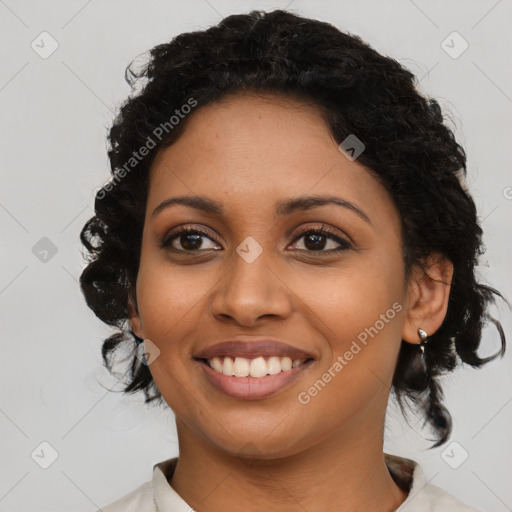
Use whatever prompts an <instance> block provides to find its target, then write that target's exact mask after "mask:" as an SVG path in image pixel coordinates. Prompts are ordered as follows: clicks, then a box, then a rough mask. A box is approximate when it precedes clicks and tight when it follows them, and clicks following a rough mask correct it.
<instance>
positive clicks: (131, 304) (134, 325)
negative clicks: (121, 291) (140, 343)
mask: <svg viewBox="0 0 512 512" xmlns="http://www.w3.org/2000/svg"><path fill="white" fill-rule="evenodd" d="M128 321H129V323H130V328H131V330H132V331H133V332H134V333H135V334H136V335H137V336H138V337H139V338H142V339H144V338H145V336H144V327H143V325H142V320H141V318H140V314H139V309H138V307H137V299H136V298H135V297H133V295H132V294H130V296H129V298H128Z"/></svg>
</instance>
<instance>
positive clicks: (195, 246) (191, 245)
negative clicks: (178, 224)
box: [160, 227, 218, 252]
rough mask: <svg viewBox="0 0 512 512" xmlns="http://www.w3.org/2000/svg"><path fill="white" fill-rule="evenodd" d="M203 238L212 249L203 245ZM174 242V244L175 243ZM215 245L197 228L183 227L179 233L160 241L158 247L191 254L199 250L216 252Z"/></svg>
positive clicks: (175, 232)
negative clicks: (212, 245) (208, 242)
mask: <svg viewBox="0 0 512 512" xmlns="http://www.w3.org/2000/svg"><path fill="white" fill-rule="evenodd" d="M203 238H207V239H208V240H209V241H210V242H212V243H213V244H214V247H208V246H207V244H206V247H205V244H204V243H203V240H202V239H203ZM175 242H176V243H175ZM177 245H181V247H182V248H180V247H176V246H177ZM215 245H218V244H216V243H215V242H214V241H213V240H212V238H211V237H210V235H209V234H208V233H206V231H203V230H201V229H198V228H191V227H184V228H180V229H179V231H174V232H172V233H170V234H169V235H167V236H165V237H164V239H163V240H162V242H161V244H160V246H161V247H162V248H165V247H167V248H169V249H171V250H173V251H177V252H193V251H199V250H212V249H213V250H218V249H216V248H215Z"/></svg>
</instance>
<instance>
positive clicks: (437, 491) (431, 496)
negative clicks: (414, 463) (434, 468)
mask: <svg viewBox="0 0 512 512" xmlns="http://www.w3.org/2000/svg"><path fill="white" fill-rule="evenodd" d="M402 507H404V508H402ZM412 511H415V512H419V511H422V512H423V511H425V512H480V511H478V510H477V509H475V508H472V507H470V506H468V505H466V504H465V503H462V502H461V501H459V500H458V499H456V498H455V497H454V496H452V495H451V494H449V493H448V492H446V491H445V490H444V489H441V488H440V487H437V486H436V485H433V484H427V485H425V486H424V487H423V488H422V489H419V490H417V492H415V493H413V492H411V494H410V496H409V497H408V498H407V500H406V501H405V502H404V503H402V506H401V507H399V508H398V509H397V512H412Z"/></svg>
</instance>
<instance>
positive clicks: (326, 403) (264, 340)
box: [81, 10, 505, 512]
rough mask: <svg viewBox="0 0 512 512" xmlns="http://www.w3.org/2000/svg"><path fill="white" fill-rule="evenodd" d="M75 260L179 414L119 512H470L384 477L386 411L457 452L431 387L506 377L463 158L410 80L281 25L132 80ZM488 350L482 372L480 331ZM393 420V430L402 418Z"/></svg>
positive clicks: (95, 302)
mask: <svg viewBox="0 0 512 512" xmlns="http://www.w3.org/2000/svg"><path fill="white" fill-rule="evenodd" d="M127 80H128V81H129V83H130V84H131V85H132V86H133V88H135V87H136V86H139V85H140V83H141V81H142V80H146V82H145V83H144V84H143V85H144V87H142V88H141V90H140V91H139V92H138V93H137V94H135V95H133V96H132V97H130V98H129V99H128V100H127V101H126V102H125V104H124V105H123V106H122V108H121V111H120V114H119V115H118V117H117V119H116V121H115V123H114V126H113V127H112V129H111V132H110V144H111V146H110V150H109V157H110V162H111V167H112V175H113V176H112V179H111V181H110V182H109V183H108V184H107V185H105V186H104V187H103V188H101V189H100V190H99V191H98V193H97V194H96V203H95V213H96V215H95V216H94V217H93V218H92V219H90V220H89V221H88V222H87V224H86V225H85V227H84V228H83V231H82V234H81V238H82V242H83V243H84V245H85V247H86V249H87V250H88V251H89V253H90V261H89V263H88V266H87V268H86V269H85V270H84V272H83V274H82V276H81V286H82V290H83V293H84V295H85V297H86V300H87V303H88V305H89V306H90V307H91V308H92V310H93V311H94V312H95V313H96V315H97V316H98V317H99V318H100V319H101V320H103V321H104V322H106V323H107V324H109V325H112V326H115V327H117V328H118V331H117V332H116V333H115V334H113V335H112V336H111V337H110V338H108V339H107V340H105V342H104V344H103V357H104V360H105V364H106V365H107V367H108V368H109V369H112V360H113V355H114V353H115V352H116V350H117V349H119V348H121V347H126V346H127V347H128V348H129V349H130V350H131V351H132V352H133V353H132V356H131V357H132V363H131V366H130V369H129V381H128V382H127V385H126V388H125V390H124V391H125V392H127V393H133V392H136V391H139V390H141V391H143V392H144V394H145V397H146V401H147V402H150V401H152V400H157V401H160V402H165V403H167V404H168V405H169V407H170V408H171V409H172V410H173V412H174V414H175V417H176V426H177V432H178V440H179V457H176V458H172V459H167V460H164V461H162V462H161V463H159V464H155V466H154V471H153V480H152V482H147V483H146V484H144V485H142V486H140V487H139V488H137V489H136V490H134V491H133V492H132V493H130V494H129V495H127V496H125V497H124V498H122V499H120V500H117V501H116V502H115V503H112V504H111V505H109V506H107V507H104V508H103V510H104V511H105V512H114V511H119V512H120V511H123V512H127V511H138V512H146V511H156V510H159V511H166V512H171V511H172V512H174V511H183V512H184V511H186V510H191V509H194V510H200V511H208V512H217V511H221V510H222V511H225V510H244V511H253V510H262V509H263V510H269V511H274V510H276V511H277V510H279V511H295V510H308V511H310V512H312V511H339V510H345V511H362V510H372V511H374V512H385V511H394V510H399V511H401V512H403V511H412V510H414V511H427V510H429V511H430V510H435V511H440V510H443V511H448V510H449V511H451V512H454V511H470V510H474V509H472V508H470V507H468V506H466V505H465V504H463V503H461V502H460V501H457V500H456V499H455V498H454V497H452V496H451V495H449V494H448V493H447V492H445V491H443V490H441V489H440V488H438V487H436V486H434V485H432V484H429V483H428V482H427V481H426V480H425V477H424V475H423V473H422V471H421V468H420V467H419V466H418V464H417V463H415V462H414V461H411V460H408V459H404V458H401V457H395V456H392V455H389V454H385V453H383V428H384V420H385V412H386V406H387V402H388V398H389V394H390V391H391V390H392V391H393V394H394V395H395V396H396V398H397V399H398V403H399V404H400V406H401V407H402V408H404V407H405V406H406V405H412V406H413V407H414V410H415V412H416V413H417V414H420V415H423V416H424V418H425V420H426V422H427V424H428V425H429V426H430V428H431V431H432V435H433V436H434V437H433V441H434V444H433V446H439V445H440V444H442V443H445V442H446V440H447V439H448V438H449V435H450V430H451V418H450V414H449V412H448V411H447V410H446V408H445V407H444V406H443V404H442V391H441V388H440V386H439V383H438V378H439V376H440V375H441V374H443V373H446V372H449V371H451V370H453V369H454V367H455V365H456V363H457V361H463V362H465V363H467V364H470V365H472V366H474V367H478V366H481V365H482V364H484V363H486V362H487V361H489V360H491V359H493V358H494V357H497V356H498V355H503V353H504V350H505V337H504V334H503V331H502V328H501V325H500V324H499V323H498V322H496V321H495V320H494V319H492V318H490V317H488V316H487V314H486V310H487V306H488V305H489V304H490V303H491V302H493V300H494V297H495V296H500V297H501V295H500V294H499V292H497V291H496V290H494V289H492V288H489V287H487V286H485V285H483V284H480V283H478V282H477V281H476V279H475V264H476V257H477V255H478V253H479V250H480V248H481V236H482V231H481V228H480V227H479V225H478V223H477V217H476V211H475V205H474V202H473V200H472V199H471V197H470V196H469V194H468V192H467V190H466V189H465V187H464V185H463V183H462V178H463V175H464V173H465V169H466V158H465V153H464V150H463V149H462V148H461V146H459V145H458V144H457V142H456V141H455V139H454V136H453V134H452V132H451V131H450V130H449V129H448V128H447V127H446V126H444V124H443V117H442V114H441V111H440V108H439V105H438V103H437V102H436V101H435V100H433V99H425V98H424V97H423V96H422V95H421V94H420V93H419V92H418V91H417V90H416V89H415V87H414V83H413V81H414V76H413V75H412V74H411V73H410V72H409V71H407V70H406V69H404V68H403V67H401V66H400V65H399V64H398V63H397V62H396V61H394V60H393V59H391V58H388V57H384V56H382V55H380V54H378V53H377V52H375V51H374V50H373V49H372V48H371V47H370V46H368V45H367V44H365V43H364V42H363V41H362V40H361V39H359V38H358V37H356V36H351V35H348V34H344V33H342V32H340V31H339V30H337V29H336V28H335V27H333V26H331V25H329V24H327V23H323V22H319V21H315V20H311V19H306V18H301V17H299V16H295V15H293V14H291V13H289V12H286V11H282V10H277V11H273V12H269V13H264V12H256V11H254V12H251V13H250V14H247V15H234V16H229V17H228V18H225V19H224V20H222V21H221V23H219V24H218V25H217V26H214V27H212V28H210V29H208V30H206V31H199V32H193V33H185V34H181V35H179V36H178V37H176V38H174V39H173V40H172V41H171V42H170V43H167V44H161V45H159V46H156V47H155V48H153V49H152V50H151V59H150V61H149V63H148V64H147V66H145V67H144V68H143V69H142V70H141V71H139V72H136V71H134V70H133V69H132V68H131V67H129V69H128V73H127ZM488 319H490V320H491V321H493V322H494V323H495V325H496V326H497V328H498V330H499V333H500V338H501V343H502V348H501V351H500V352H499V353H498V354H495V355H494V356H492V357H487V358H480V357H478V355H477V354H476V351H477V349H478V346H479V343H480V338H481V331H482V328H483V326H484V325H485V321H486V320H488ZM402 410H404V409H402Z"/></svg>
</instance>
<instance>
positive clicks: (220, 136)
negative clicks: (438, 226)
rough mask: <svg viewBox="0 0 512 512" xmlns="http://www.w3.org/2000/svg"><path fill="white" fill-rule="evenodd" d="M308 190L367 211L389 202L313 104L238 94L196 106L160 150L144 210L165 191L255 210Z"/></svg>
mask: <svg viewBox="0 0 512 512" xmlns="http://www.w3.org/2000/svg"><path fill="white" fill-rule="evenodd" d="M307 193H311V194H313V193H314V194H331V195H332V194H336V193H338V194H340V195H342V196H343V197H345V198H349V199H350V200H351V201H354V202H359V203H360V204H367V205H371V206H372V208H376V207H378V206H379V205H380V206H386V202H387V203H390V202H392V201H391V198H390V197H389V195H388V194H387V191H386V190H385V189H384V187H383V186H382V185H381V184H380V183H379V182H378V180H376V179H375V178H374V177H373V176H372V175H371V174H370V173H369V172H368V169H367V168H366V167H364V166H363V165H361V164H359V163H358V162H357V161H350V160H348V159H347V158H346V157H345V156H344V154H343V153H342V152H341V151H340V150H339V148H338V143H337V142H336V141H335V140H334V137H333V135H332V134H331V132H330V130H329V126H328V125H327V123H326V121H325V120H324V119H323V117H322V115H321V110H320V109H319V108H318V107H316V106H315V105H314V104H312V103H306V102H303V101H300V100H298V99H295V98H291V97H286V96H276V95H260V94H258V95H256V94H252V93H251V94H249V93H238V94H234V95H229V96H226V97H224V98H222V99H221V100H220V101H218V102H215V103H212V104H209V105H206V106H204V107H200V108H199V109H197V110H196V111H194V112H193V113H192V114H191V115H190V118H189V119H188V120H187V125H186V129H185V131H184V132H183V134H182V135H181V137H180V138H179V139H178V140H177V141H176V142H175V143H173V145H171V146H169V147H167V148H164V149H162V150H161V151H160V152H159V154H158V155H157V157H156V158H155V160H154V162H153V166H152V169H151V180H150V193H149V197H148V209H149V208H150V207H151V206H153V207H154V206H156V204H159V202H160V201H163V200H165V199H166V197H168V196H169V195H183V194H190V195H203V196H204V195H207V196H210V197H212V198H214V199H217V200H220V201H222V202H228V203H231V204H232V205H233V206H234V207H235V206H237V207H245V208H250V207H254V206H258V207H260V208H261V207H262V206H263V204H266V203H272V205H274V204H275V203H276V202H277V201H278V200H279V199H282V198H283V197H293V196H304V195H306V194H307ZM389 206H390V205H389V204H388V207H389ZM227 210H228V212H229V208H227Z"/></svg>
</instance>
